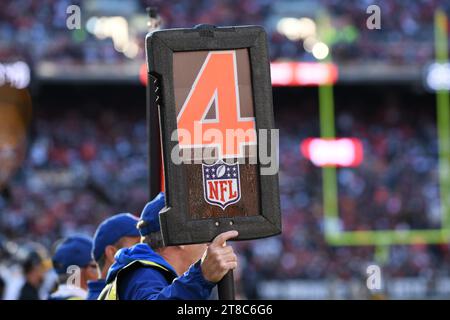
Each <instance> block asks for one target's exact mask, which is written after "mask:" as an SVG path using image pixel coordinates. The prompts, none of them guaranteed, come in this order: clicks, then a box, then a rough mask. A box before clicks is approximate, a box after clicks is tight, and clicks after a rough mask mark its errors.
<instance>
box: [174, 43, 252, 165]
mask: <svg viewBox="0 0 450 320" xmlns="http://www.w3.org/2000/svg"><path fill="white" fill-rule="evenodd" d="M213 104H214V105H215V108H216V109H215V114H216V118H215V119H205V118H206V115H207V114H208V111H209V110H210V108H211V107H212V105H213ZM177 122H178V129H179V135H178V138H179V145H180V148H192V147H205V146H214V147H218V152H219V157H220V158H238V157H242V156H243V147H244V145H256V130H255V119H254V118H253V117H251V118H242V117H241V115H240V103H239V89H238V77H237V63H236V52H235V51H211V52H209V54H208V56H207V58H206V60H205V62H204V63H203V65H202V67H201V69H200V72H199V73H198V75H197V77H196V79H195V81H194V84H193V85H192V88H191V90H190V92H189V94H188V96H187V98H186V101H185V102H184V104H183V106H182V108H181V111H180V113H179V114H178V118H177ZM181 129H183V130H186V131H187V132H188V133H189V135H190V137H193V138H191V139H185V137H182V135H181V134H180V132H181ZM210 129H213V130H212V131H213V132H214V134H207V133H206V132H208V130H210ZM199 130H200V131H201V134H198V131H199ZM210 132H211V131H210ZM205 133H206V134H205Z"/></svg>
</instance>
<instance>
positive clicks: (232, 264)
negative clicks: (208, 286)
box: [225, 261, 237, 270]
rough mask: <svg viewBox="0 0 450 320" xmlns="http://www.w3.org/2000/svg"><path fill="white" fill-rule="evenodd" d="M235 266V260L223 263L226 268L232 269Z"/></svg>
mask: <svg viewBox="0 0 450 320" xmlns="http://www.w3.org/2000/svg"><path fill="white" fill-rule="evenodd" d="M236 268H237V262H235V261H230V262H227V263H226V264H225V269H226V270H234V269H236Z"/></svg>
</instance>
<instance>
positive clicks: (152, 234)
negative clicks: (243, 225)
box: [99, 193, 238, 300]
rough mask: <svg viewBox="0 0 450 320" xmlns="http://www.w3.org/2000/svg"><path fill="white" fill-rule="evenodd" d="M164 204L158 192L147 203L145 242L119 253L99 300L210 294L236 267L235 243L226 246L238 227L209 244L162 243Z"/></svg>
mask: <svg viewBox="0 0 450 320" xmlns="http://www.w3.org/2000/svg"><path fill="white" fill-rule="evenodd" d="M164 205H165V201H164V194H163V193H160V194H159V195H158V196H157V197H156V198H155V199H153V200H152V201H151V202H149V203H148V204H147V205H146V206H145V208H144V210H143V211H142V215H141V220H140V222H139V224H138V228H139V232H140V233H141V236H142V239H141V243H140V244H137V245H135V246H133V247H131V248H127V249H122V250H120V251H119V252H118V253H117V254H116V257H115V258H116V262H115V263H114V264H113V265H112V267H111V268H110V270H109V272H108V276H107V278H106V282H107V286H106V287H105V289H104V290H103V291H102V293H101V294H100V297H99V299H100V300H102V299H105V300H118V299H121V300H165V299H177V300H206V299H208V298H209V296H210V295H211V290H212V289H213V288H214V286H215V285H216V284H217V282H219V281H220V280H221V279H222V278H223V277H224V275H225V274H226V273H227V272H228V271H229V270H233V269H235V268H236V267H237V258H236V255H235V254H234V252H233V248H232V247H231V246H226V241H227V240H229V239H231V238H234V237H237V235H238V232H237V231H228V232H225V233H222V234H220V235H218V236H217V237H216V238H215V239H214V241H213V242H212V243H211V244H210V245H209V246H207V245H206V244H194V245H184V246H183V245H182V246H170V247H163V243H162V237H161V231H160V225H159V211H160V210H161V209H162V208H163V207H164ZM202 256H203V257H202Z"/></svg>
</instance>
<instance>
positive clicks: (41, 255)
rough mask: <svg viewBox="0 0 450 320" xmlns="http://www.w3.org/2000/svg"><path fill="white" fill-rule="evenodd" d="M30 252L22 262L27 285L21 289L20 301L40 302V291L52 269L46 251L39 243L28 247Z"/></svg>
mask: <svg viewBox="0 0 450 320" xmlns="http://www.w3.org/2000/svg"><path fill="white" fill-rule="evenodd" d="M27 247H28V248H27V249H28V250H29V252H27V253H26V257H25V259H24V261H23V262H22V268H23V274H24V276H25V284H24V285H23V286H22V288H21V289H20V293H19V298H18V299H19V300H40V299H41V298H40V295H39V290H40V288H41V286H42V284H43V282H44V278H45V274H46V272H47V271H48V269H50V268H51V263H50V260H49V257H48V254H47V252H46V249H45V248H44V247H43V246H42V245H39V244H37V243H32V244H28V245H27Z"/></svg>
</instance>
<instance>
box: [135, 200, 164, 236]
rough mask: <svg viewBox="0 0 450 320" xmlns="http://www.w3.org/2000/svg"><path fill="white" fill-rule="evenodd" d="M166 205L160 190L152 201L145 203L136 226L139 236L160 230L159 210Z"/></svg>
mask: <svg viewBox="0 0 450 320" xmlns="http://www.w3.org/2000/svg"><path fill="white" fill-rule="evenodd" d="M165 205H166V200H165V197H164V192H160V193H159V194H158V195H157V196H156V197H155V198H154V199H153V200H152V201H150V202H149V203H147V205H146V206H145V207H144V210H142V213H141V219H140V220H139V223H138V228H139V232H140V234H141V236H143V237H145V236H146V235H149V234H150V233H152V232H156V231H159V230H161V226H160V225H159V211H161V209H162V208H164V206H165Z"/></svg>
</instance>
